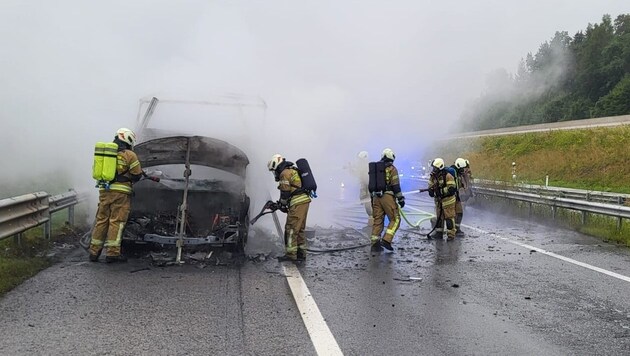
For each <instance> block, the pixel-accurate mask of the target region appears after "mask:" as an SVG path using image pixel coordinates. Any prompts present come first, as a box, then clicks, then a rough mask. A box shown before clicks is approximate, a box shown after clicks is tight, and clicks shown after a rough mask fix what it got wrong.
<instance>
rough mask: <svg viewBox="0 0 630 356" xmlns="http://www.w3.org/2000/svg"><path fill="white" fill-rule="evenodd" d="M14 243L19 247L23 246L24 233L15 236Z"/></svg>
mask: <svg viewBox="0 0 630 356" xmlns="http://www.w3.org/2000/svg"><path fill="white" fill-rule="evenodd" d="M13 242H15V244H16V245H18V246H22V233H21V232H20V233H17V234H15V235H14V236H13Z"/></svg>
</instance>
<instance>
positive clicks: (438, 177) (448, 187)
mask: <svg viewBox="0 0 630 356" xmlns="http://www.w3.org/2000/svg"><path fill="white" fill-rule="evenodd" d="M429 189H430V190H432V191H433V192H434V194H435V195H434V198H435V201H436V202H438V201H439V202H441V203H442V206H449V205H452V204H455V201H456V196H455V194H456V192H457V183H456V181H455V177H453V176H452V175H451V174H450V173H448V172H447V171H446V170H444V169H443V170H440V171H439V172H437V173H435V174H431V178H430V179H429Z"/></svg>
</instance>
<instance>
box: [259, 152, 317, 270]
mask: <svg viewBox="0 0 630 356" xmlns="http://www.w3.org/2000/svg"><path fill="white" fill-rule="evenodd" d="M267 168H268V169H269V171H271V172H273V174H274V176H275V178H276V181H277V182H278V189H279V190H280V200H279V203H280V210H281V211H283V212H285V213H287V221H286V223H285V226H284V242H285V245H286V253H285V255H284V256H281V257H278V260H280V261H304V260H305V259H306V248H307V245H306V243H307V241H306V235H305V232H304V229H305V228H306V217H307V215H308V208H309V205H310V202H311V198H310V197H309V195H308V194H307V193H306V192H305V191H304V190H303V189H302V180H301V178H300V174H299V173H298V170H297V169H296V167H295V166H294V165H293V163H292V162H289V161H286V160H285V159H284V158H283V157H282V156H281V155H279V154H275V155H273V157H271V160H270V161H269V163H268V164H267Z"/></svg>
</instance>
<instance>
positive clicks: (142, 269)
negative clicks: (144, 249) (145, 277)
mask: <svg viewBox="0 0 630 356" xmlns="http://www.w3.org/2000/svg"><path fill="white" fill-rule="evenodd" d="M150 270H151V268H149V267H143V268H138V269H134V270H131V271H129V273H136V272H140V271H150Z"/></svg>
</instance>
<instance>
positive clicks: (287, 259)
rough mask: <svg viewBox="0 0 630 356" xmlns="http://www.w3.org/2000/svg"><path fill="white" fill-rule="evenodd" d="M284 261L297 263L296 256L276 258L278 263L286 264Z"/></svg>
mask: <svg viewBox="0 0 630 356" xmlns="http://www.w3.org/2000/svg"><path fill="white" fill-rule="evenodd" d="M286 261H291V262H295V261H297V257H296V256H292V255H282V256H278V262H286Z"/></svg>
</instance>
